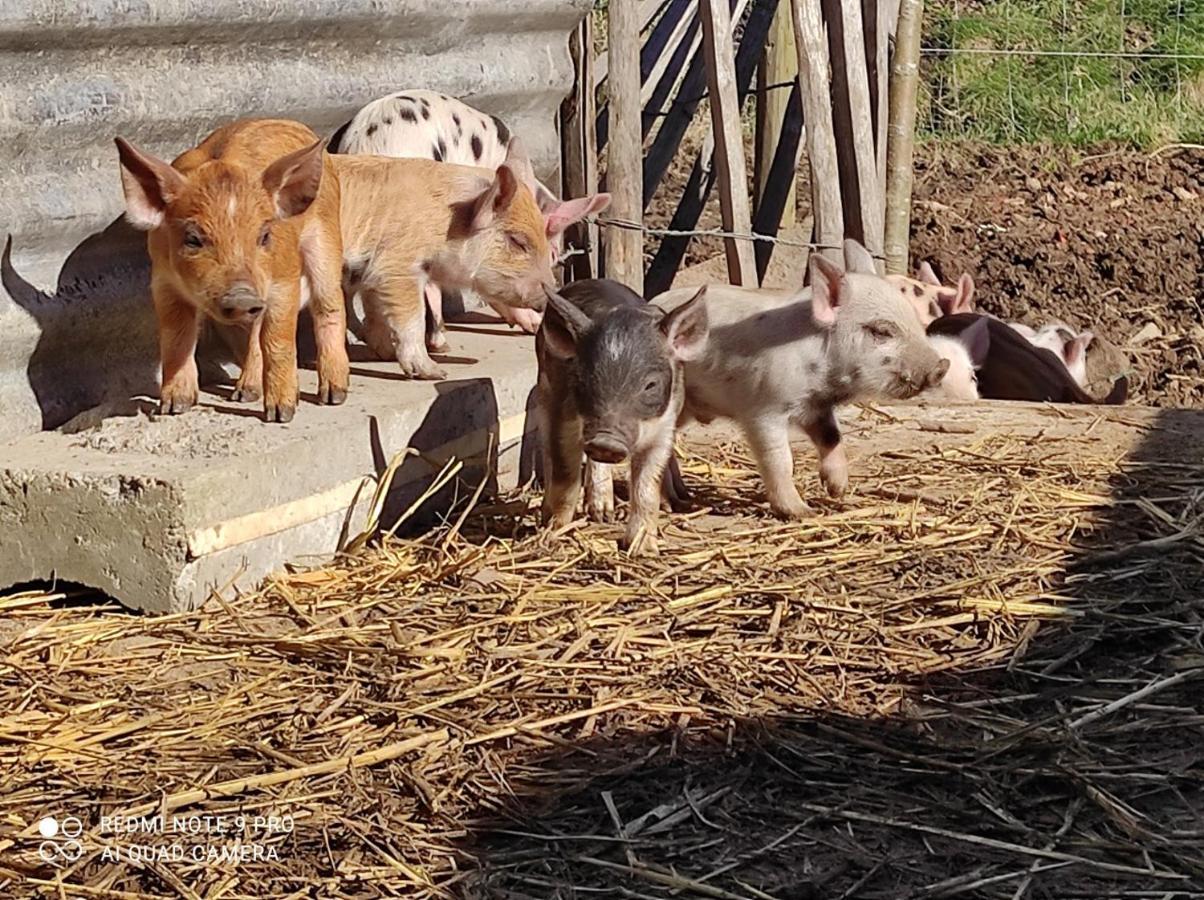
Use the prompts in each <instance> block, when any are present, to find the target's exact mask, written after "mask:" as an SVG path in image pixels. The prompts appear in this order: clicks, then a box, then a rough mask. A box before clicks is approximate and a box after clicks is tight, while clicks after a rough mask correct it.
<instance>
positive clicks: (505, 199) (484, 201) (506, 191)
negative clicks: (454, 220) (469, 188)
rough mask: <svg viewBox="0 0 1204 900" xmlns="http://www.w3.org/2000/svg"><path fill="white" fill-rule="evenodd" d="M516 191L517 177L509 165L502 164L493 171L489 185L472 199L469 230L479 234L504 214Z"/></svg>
mask: <svg viewBox="0 0 1204 900" xmlns="http://www.w3.org/2000/svg"><path fill="white" fill-rule="evenodd" d="M517 192H518V179H517V178H516V177H515V175H514V172H512V171H511V170H510V168H509V166H506V165H503V166H502V167H501V168H499V169H498V170H497V171H496V172H495V173H494V175H493V181H491V182H490V183H489V187H487V188H485V190H484V191H482V192H481V193H480V194H479V195H478V196H477V198H476V199H475V200H473V201H472V218H471V225H470V226H469V228H470V230H471V232H472V233H473V234H479V233H480V232H482V231H484V230H485V229H487V228H488V227H489V226H490V225H492V224H493V223H494V222H495V221H496V220H498V219H500V218H502V217H503V216H505V215H506V212H507V211H508V210H509V209H510V204H511V203H513V202H514V195H515V194H516V193H517Z"/></svg>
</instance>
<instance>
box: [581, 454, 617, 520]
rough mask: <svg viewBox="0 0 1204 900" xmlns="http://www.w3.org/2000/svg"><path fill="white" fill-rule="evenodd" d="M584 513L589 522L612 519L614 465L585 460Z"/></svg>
mask: <svg viewBox="0 0 1204 900" xmlns="http://www.w3.org/2000/svg"><path fill="white" fill-rule="evenodd" d="M585 514H586V516H588V517H589V520H590V521H591V522H612V521H614V517H615V480H614V466H611V465H609V464H607V463H600V462H594V461H593V460H592V459H587V460H586V461H585Z"/></svg>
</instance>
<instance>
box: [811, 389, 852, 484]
mask: <svg viewBox="0 0 1204 900" xmlns="http://www.w3.org/2000/svg"><path fill="white" fill-rule="evenodd" d="M803 431H805V432H806V433H807V437H809V438H811V443H813V444H814V445H815V450H816V452H817V453H818V454H819V480H820V482H821V483H822V484H823V486H824V489H825V490H827V492H828V496H830V497H840V496H842V495H843V494H844V492H845V491H846V490H847V489H848V487H849V460H848V458H847V457H846V456H845V453H844V444H843V443H841V439H840V426H839V425H837V424H836V415H835V413H834V412H833V411H832V410H831V409H827V410H825V411H824V412H823V413H822V414H820V416H819V417H818V418H817V419H815V420H814V421H812V422H809V423H807V424H805V425H803Z"/></svg>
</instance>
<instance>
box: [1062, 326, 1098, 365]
mask: <svg viewBox="0 0 1204 900" xmlns="http://www.w3.org/2000/svg"><path fill="white" fill-rule="evenodd" d="M1093 340H1095V335H1094V334H1092V333H1091V332H1090V331H1084V332H1083V333H1082V334H1080V335H1079V336H1078V337H1076V338H1071V339H1070V340H1069V341H1067V342H1066V343H1065V344H1064V345H1063V346H1062V358H1063V359H1065V360H1066V365H1067V367H1070V366H1073V365H1075V364H1076V363H1077V362H1079V361H1080V360H1081V359H1082V358H1083V357H1084V356H1086V355H1087V348H1088V347H1090V346H1091V342H1092V341H1093Z"/></svg>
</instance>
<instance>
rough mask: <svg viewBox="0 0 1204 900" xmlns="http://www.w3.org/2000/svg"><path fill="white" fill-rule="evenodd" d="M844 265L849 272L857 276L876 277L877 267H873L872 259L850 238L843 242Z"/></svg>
mask: <svg viewBox="0 0 1204 900" xmlns="http://www.w3.org/2000/svg"><path fill="white" fill-rule="evenodd" d="M844 265H845V268H846V269H847V270H848V271H850V272H855V273H857V274H859V275H877V274H878V267H877V266H875V265H874V257H873V256H872V255H871V254H870V251H868V250H866V249H865V247H863V246H862V245H861V244H860V243H859V242H857V241H855V240H853V239H852V238H845V241H844Z"/></svg>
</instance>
